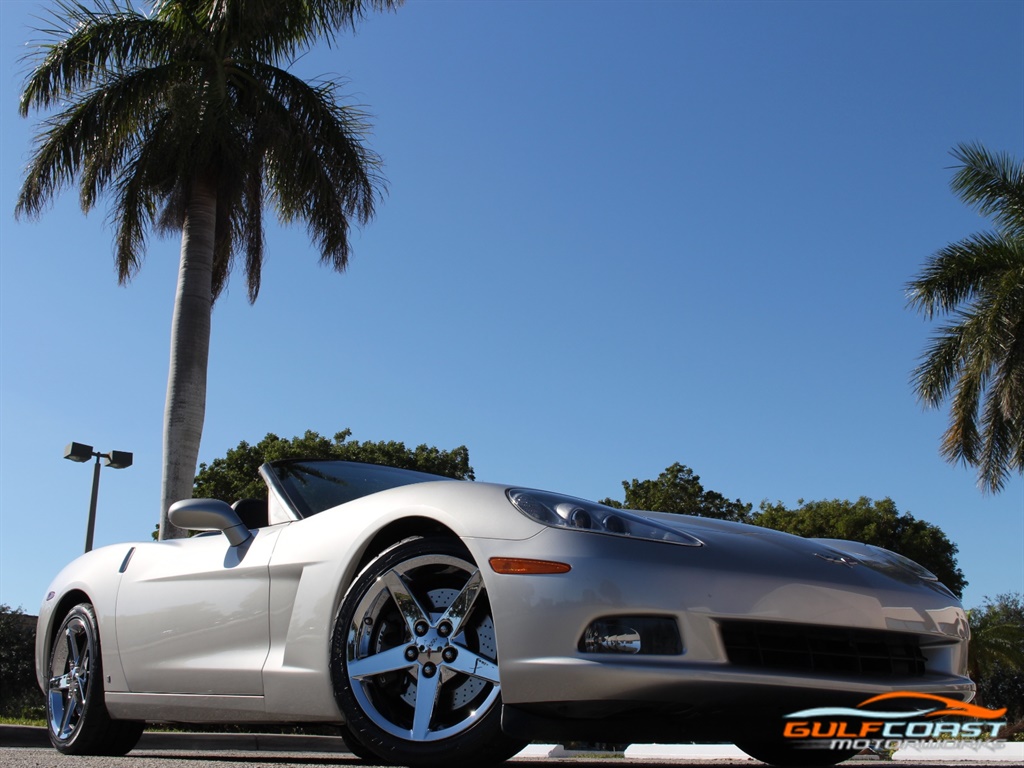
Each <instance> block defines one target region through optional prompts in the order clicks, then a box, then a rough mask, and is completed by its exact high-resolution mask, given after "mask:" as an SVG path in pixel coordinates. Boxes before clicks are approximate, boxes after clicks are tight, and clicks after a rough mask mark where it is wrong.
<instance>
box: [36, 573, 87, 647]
mask: <svg viewBox="0 0 1024 768" xmlns="http://www.w3.org/2000/svg"><path fill="white" fill-rule="evenodd" d="M79 603H89V604H90V605H91V604H92V598H90V597H89V596H88V595H87V594H85V592H83V591H82V590H80V589H72V590H71V591H70V592H68V593H67V594H66V595H64V597H62V598H61V599H60V602H59V603H57V607H56V608H54V609H53V613H51V614H50V617H51V619H50V628H49V630H48V634H47V637H46V648H45V661H44V662H43V663H44V664H49V663H50V651H51V650H52V649H53V639H54V638H55V637H56V636H57V630H58V629H60V625H61V623H62V622H63V621H64V617H65V616H67V615H68V611H70V610H71V609H72V608H74V607H75V606H76V605H78V604H79Z"/></svg>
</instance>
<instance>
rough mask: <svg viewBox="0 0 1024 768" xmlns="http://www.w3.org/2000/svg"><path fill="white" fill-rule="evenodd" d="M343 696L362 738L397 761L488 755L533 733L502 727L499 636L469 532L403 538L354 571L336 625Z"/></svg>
mask: <svg viewBox="0 0 1024 768" xmlns="http://www.w3.org/2000/svg"><path fill="white" fill-rule="evenodd" d="M333 639H334V644H333V652H332V664H331V668H332V669H331V671H332V678H333V682H334V690H335V697H336V699H337V701H338V705H339V707H340V708H341V710H342V712H343V713H344V715H345V718H346V721H347V723H348V727H349V729H350V730H351V731H352V732H353V733H354V735H355V737H356V739H357V740H358V741H359V742H361V743H362V744H363V745H364V746H365V747H366V748H367V749H369V750H371V751H372V752H373V753H374V754H376V755H377V756H378V757H380V758H382V759H384V760H386V761H388V762H391V763H394V764H399V765H411V766H430V765H439V764H442V763H445V764H450V763H451V761H453V760H454V761H455V762H457V763H461V764H466V765H475V766H476V765H486V764H493V763H497V762H501V761H503V760H506V759H508V758H509V757H511V756H512V755H514V754H515V753H516V752H518V751H519V750H520V749H522V747H523V746H524V744H525V742H522V741H519V740H518V739H513V738H511V737H509V736H506V735H505V734H504V733H502V731H501V682H500V679H499V676H498V663H497V661H498V655H497V643H496V640H495V632H494V624H493V622H492V620H491V609H490V604H489V602H488V600H487V592H486V589H485V587H484V583H483V579H482V577H481V574H480V572H479V570H478V569H477V567H476V565H475V564H474V563H473V561H472V559H471V558H470V555H469V553H468V552H467V551H466V548H465V547H464V546H463V545H462V544H461V542H459V541H457V540H454V539H446V538H430V539H414V540H408V541H405V542H402V543H401V544H398V545H396V546H394V547H392V548H391V549H389V550H387V551H386V552H384V553H383V554H381V555H380V556H379V557H378V558H377V559H376V560H374V561H373V562H372V563H371V564H370V565H369V566H367V568H366V570H364V571H363V573H362V574H360V576H359V577H358V578H357V579H356V581H355V583H354V584H353V585H352V587H351V589H349V592H348V594H347V595H346V596H345V599H344V601H343V602H342V605H341V610H340V611H339V613H338V620H337V623H336V624H335V628H334V638H333Z"/></svg>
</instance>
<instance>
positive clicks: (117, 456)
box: [64, 443, 132, 552]
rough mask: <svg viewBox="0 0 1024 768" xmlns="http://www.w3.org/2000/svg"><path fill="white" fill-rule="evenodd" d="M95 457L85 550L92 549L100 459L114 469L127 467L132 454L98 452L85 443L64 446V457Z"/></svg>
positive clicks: (84, 460)
mask: <svg viewBox="0 0 1024 768" xmlns="http://www.w3.org/2000/svg"><path fill="white" fill-rule="evenodd" d="M93 457H95V458H96V463H95V465H94V466H93V470H92V496H91V497H90V499H89V523H88V526H87V527H86V531H85V551H86V552H89V551H90V550H91V549H92V535H93V531H94V530H95V528H96V500H97V499H98V498H99V493H100V467H101V466H102V465H101V464H100V459H106V461H107V466H108V467H113V468H114V469H127V468H128V467H130V466H131V465H132V454H131V453H130V452H129V451H111V452H110V453H100V452H99V451H94V450H93V449H92V446H91V445H86V444H85V443H68V444H67V445H66V446H65V447H64V458H65V459H68V460H70V461H77V462H79V463H82V462H86V461H88V460H89V459H91V458H93Z"/></svg>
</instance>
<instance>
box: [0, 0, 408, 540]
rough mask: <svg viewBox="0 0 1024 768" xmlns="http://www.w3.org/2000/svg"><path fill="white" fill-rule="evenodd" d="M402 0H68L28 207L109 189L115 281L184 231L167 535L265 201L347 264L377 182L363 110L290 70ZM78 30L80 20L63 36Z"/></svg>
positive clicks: (168, 413)
mask: <svg viewBox="0 0 1024 768" xmlns="http://www.w3.org/2000/svg"><path fill="white" fill-rule="evenodd" d="M401 2H402V0H320V1H319V2H309V0H159V1H158V2H156V3H154V5H153V8H152V10H151V12H150V13H148V14H141V13H139V12H137V11H135V10H134V9H133V8H132V7H131V5H130V4H128V2H127V0H98V2H97V3H96V4H95V6H94V7H92V8H90V7H87V6H85V5H84V4H82V3H81V2H74V1H73V0H58V1H57V3H56V5H55V7H54V10H53V21H54V25H53V26H54V29H53V30H49V31H45V32H43V33H42V34H44V35H45V36H46V39H45V41H44V42H43V43H42V44H41V45H40V47H39V51H38V54H37V56H36V57H35V58H34V59H33V60H32V65H33V69H32V71H31V72H30V74H29V75H28V77H27V79H26V82H25V87H24V92H23V93H22V96H21V114H22V116H27V115H28V114H29V112H30V111H31V110H39V111H43V112H46V113H47V115H48V116H47V117H46V118H45V119H44V121H43V122H42V124H41V130H40V133H39V136H38V137H37V140H36V144H35V147H34V150H33V154H32V158H31V160H30V163H29V166H28V169H27V171H26V175H25V181H24V185H23V186H22V189H21V193H20V195H19V198H18V203H17V208H16V215H27V216H32V217H36V216H38V215H40V213H41V212H42V210H43V208H44V207H45V206H46V205H47V204H48V203H49V202H50V200H51V199H52V198H53V197H54V196H55V195H56V194H57V193H58V192H60V191H61V190H62V189H64V188H65V187H67V186H70V185H71V184H73V183H74V182H75V181H76V180H77V184H78V188H79V195H80V199H81V205H82V209H83V211H85V212H86V213H87V212H89V211H90V210H91V209H92V208H93V207H94V206H95V204H96V202H97V200H98V198H99V197H100V196H101V195H103V194H104V193H108V194H109V196H110V198H111V203H110V206H111V214H112V216H111V218H112V220H113V221H114V222H115V225H116V226H115V241H114V251H115V263H116V267H117V274H118V280H119V282H121V283H125V282H127V281H129V280H130V279H131V278H132V276H133V275H134V274H135V273H136V272H137V270H138V269H139V268H140V266H141V264H142V260H143V256H144V254H145V248H146V237H147V233H148V232H149V231H155V232H157V233H161V234H164V233H169V232H180V233H181V261H180V267H179V272H178V289H177V295H176V298H175V304H174V314H173V320H172V328H171V357H170V372H169V375H168V382H167V405H166V408H165V413H164V457H163V478H162V483H161V486H162V487H161V518H160V520H161V524H160V531H161V538H174V537H177V536H180V535H182V534H183V532H181V531H179V530H178V529H176V528H175V527H174V526H172V525H170V524H169V523H168V522H167V509H168V507H169V506H170V504H171V503H172V502H174V501H176V500H177V499H181V498H187V497H189V496H191V489H192V483H193V480H194V477H195V469H196V460H197V458H198V454H199V443H200V438H201V436H202V428H203V419H204V413H205V407H206V369H207V357H208V350H209V338H210V314H211V309H212V305H213V302H214V300H215V299H216V298H217V296H218V294H219V293H220V292H221V290H222V289H223V288H224V285H225V283H226V281H227V279H228V275H229V273H230V271H231V267H232V264H233V261H234V260H235V259H236V257H241V258H242V259H243V261H244V270H245V276H246V279H247V281H248V295H249V300H250V302H252V301H255V300H256V296H257V294H258V293H259V288H260V270H261V265H262V263H263V206H264V202H267V201H269V202H270V203H271V204H272V205H273V207H274V208H275V209H276V211H277V214H278V216H279V218H280V219H281V220H282V221H284V222H293V221H303V222H305V224H306V227H307V230H308V232H309V234H310V237H311V238H312V239H313V240H314V242H315V243H316V245H317V246H318V248H319V250H320V254H321V261H322V262H323V263H325V264H327V265H329V266H330V267H332V268H334V269H335V270H338V271H342V270H344V269H345V267H346V265H347V263H348V259H349V255H350V245H349V238H348V232H349V226H350V222H352V221H355V222H358V223H360V224H365V223H366V222H368V221H369V220H370V219H371V218H372V216H373V213H374V205H375V202H376V201H377V200H378V199H379V195H380V192H381V190H382V188H383V179H382V177H381V176H380V159H379V157H378V156H377V155H376V154H375V153H374V152H372V151H371V150H370V149H368V148H367V147H366V146H365V145H364V139H365V137H366V134H367V130H368V124H367V121H366V115H365V113H364V112H362V111H361V110H360V109H358V108H355V107H352V106H342V105H339V103H338V99H337V96H338V93H337V91H338V86H337V84H336V83H334V82H322V83H309V82H305V81H304V80H302V79H300V78H298V77H295V76H294V75H292V74H290V73H289V72H288V71H287V69H286V67H287V66H288V64H289V63H290V62H291V61H292V59H293V58H294V57H295V56H296V55H297V54H298V53H299V52H300V51H302V50H304V49H305V48H307V47H308V46H309V45H311V44H312V43H313V42H315V41H316V40H319V39H325V40H327V41H328V42H331V41H333V40H334V38H335V36H336V34H337V33H338V32H339V31H342V30H346V29H352V28H354V26H355V24H356V22H357V21H358V20H359V19H361V18H362V17H363V15H364V14H365V13H366V12H367V11H369V10H384V9H391V8H394V7H397V6H398V5H399V4H401ZM61 30H70V31H61Z"/></svg>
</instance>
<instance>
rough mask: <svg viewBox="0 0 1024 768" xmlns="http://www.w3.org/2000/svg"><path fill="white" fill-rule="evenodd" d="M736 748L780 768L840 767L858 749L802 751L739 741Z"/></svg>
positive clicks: (781, 744) (773, 743)
mask: <svg viewBox="0 0 1024 768" xmlns="http://www.w3.org/2000/svg"><path fill="white" fill-rule="evenodd" d="M736 746H737V747H739V748H740V749H742V750H743V751H744V752H746V753H747V754H748V755H750V756H751V757H752V758H754V759H755V760H760V761H761V762H762V763H768V765H775V766H778V768H814V766H830V765H838V764H839V763H841V762H843V761H844V760H849V759H850V758H851V757H853V756H854V755H856V754H857V753H858V752H859V751H860V750H857V749H800V748H799V747H797V746H795V745H793V744H787V743H785V742H783V741H750V742H743V741H737V742H736Z"/></svg>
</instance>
